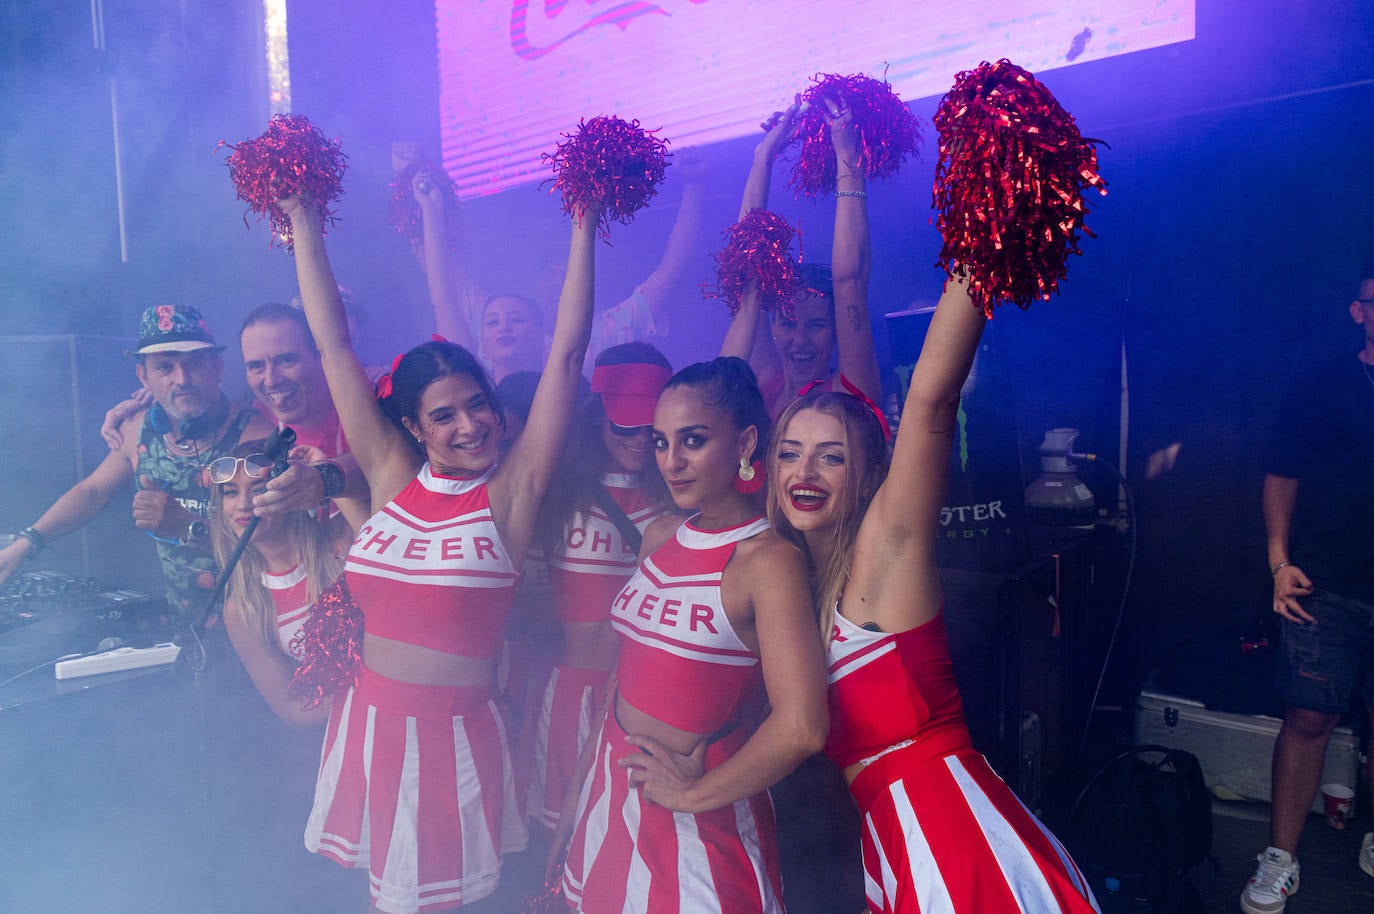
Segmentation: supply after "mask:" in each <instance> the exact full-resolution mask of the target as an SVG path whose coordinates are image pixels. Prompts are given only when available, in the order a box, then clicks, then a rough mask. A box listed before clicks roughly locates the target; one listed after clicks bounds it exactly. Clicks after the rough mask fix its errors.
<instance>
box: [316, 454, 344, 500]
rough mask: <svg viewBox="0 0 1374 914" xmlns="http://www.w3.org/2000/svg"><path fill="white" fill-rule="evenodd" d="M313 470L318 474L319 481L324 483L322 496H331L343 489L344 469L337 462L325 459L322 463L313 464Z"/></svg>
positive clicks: (338, 493) (341, 491)
mask: <svg viewBox="0 0 1374 914" xmlns="http://www.w3.org/2000/svg"><path fill="white" fill-rule="evenodd" d="M314 467H315V472H316V473H319V474H320V482H322V483H324V497H325V498H333V497H334V496H335V495H340V494H342V493H343V490H344V471H343V469H342V468H340V466H339V465H338V464H337V463H331V462H330V461H328V460H326V461H324V462H322V463H317V464H314Z"/></svg>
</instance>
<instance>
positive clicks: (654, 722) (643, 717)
mask: <svg viewBox="0 0 1374 914" xmlns="http://www.w3.org/2000/svg"><path fill="white" fill-rule="evenodd" d="M615 716H616V720H618V721H619V722H620V728H621V729H622V730H624V731H625V733H626V734H627V735H629V736H647V737H649V738H650V739H653V740H655V741H657V742H659V743H662V744H663V745H665V746H667V747H668V748H669V749H670V750H672V751H673V752H676V753H678V754H680V755H691V754H692V751H693V750H695V749H696V747H697V746H699V745H701V741H702V740H704V739H705V738H706V734H704V733H689V732H688V731H686V730H679V729H678V728H677V727H673V726H669V725H668V724H665V723H664V722H663V721H661V720H659V719H658V718H657V717H653V716H651V715H648V714H645V713H644V712H643V711H641V710H639V709H638V708H636V707H635V706H634V705H632V704H630V703H629V702H628V701H626V700H625V699H624V698H623V697H622V696H620V695H616V697H615Z"/></svg>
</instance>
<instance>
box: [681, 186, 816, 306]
mask: <svg viewBox="0 0 1374 914" xmlns="http://www.w3.org/2000/svg"><path fill="white" fill-rule="evenodd" d="M796 236H797V232H796V229H794V228H792V226H790V225H788V224H787V220H786V219H783V218H782V217H781V216H779V215H778V214H777V213H773V212H769V211H768V210H766V209H754V210H750V212H749V214H748V215H747V216H745V217H744V218H743V219H741V220H740V221H739V222H736V223H735V224H734V225H732V226H730V227H729V228H728V229H726V230H725V238H726V242H725V249H724V250H723V251H721V252H720V253H719V254H717V255H715V259H716V284H715V286H714V287H711V286H707V287H705V288H703V289H702V292H703V294H704V295H706V296H707V297H708V298H723V299H725V303H726V304H727V305H729V306H730V313H731V314H732V315H733V314H735V313H736V312H738V311H739V307H740V302H741V301H742V300H743V299H744V295H745V292H746V291H748V289H749V288H750V286H751V285H752V284H754V283H757V285H758V296H759V307H760V308H762V309H763V310H765V311H781V312H782V313H784V314H791V313H792V302H793V299H794V298H795V297H796V293H797V279H798V273H797V261H796V259H795V258H794V257H793V256H792V240H793V239H794V238H796Z"/></svg>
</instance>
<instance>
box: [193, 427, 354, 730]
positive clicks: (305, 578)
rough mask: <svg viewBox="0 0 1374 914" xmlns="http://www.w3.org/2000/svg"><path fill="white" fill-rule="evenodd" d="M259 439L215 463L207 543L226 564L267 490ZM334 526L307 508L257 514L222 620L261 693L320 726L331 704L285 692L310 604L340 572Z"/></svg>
mask: <svg viewBox="0 0 1374 914" xmlns="http://www.w3.org/2000/svg"><path fill="white" fill-rule="evenodd" d="M265 443H266V442H265V441H264V440H262V439H259V440H257V441H245V442H242V443H241V444H239V445H238V446H237V447H235V448H234V449H233V450H232V451H230V453H229V454H228V455H227V456H225V457H220V458H218V459H217V460H214V461H212V462H211V463H210V465H209V467H208V468H207V471H208V474H209V482H210V485H211V489H210V504H211V515H212V517H213V520H212V521H211V527H210V543H211V546H212V548H213V550H214V553H215V561H216V563H217V564H219V565H220V566H223V565H224V564H225V562H226V560H227V559H228V558H229V554H230V553H231V552H233V551H234V546H235V545H236V544H237V543H238V540H239V537H240V536H241V535H242V533H243V531H244V528H246V527H247V526H248V522H249V521H250V520H251V519H252V517H253V498H254V497H255V496H257V495H261V494H262V493H264V492H266V491H267V480H268V476H269V475H270V473H271V471H272V461H271V460H269V459H268V458H267V457H265V456H263V453H262V450H263V445H264V444H265ZM340 529H341V528H340V526H339V525H337V524H332V523H321V522H320V521H319V520H317V519H316V517H315V515H314V514H313V513H312V512H309V511H292V512H289V513H287V514H275V515H271V516H268V517H263V518H260V519H259V521H258V526H257V529H256V530H255V531H254V533H253V538H252V539H251V540H249V545H248V548H247V549H245V550H244V552H243V555H242V557H241V558H240V559H239V562H238V564H237V565H236V566H235V567H234V572H233V574H232V575H231V576H230V579H229V583H228V585H227V587H226V588H225V599H224V626H225V629H226V631H227V632H228V634H229V640H230V641H231V642H232V643H233V645H234V651H235V653H237V654H238V656H239V660H240V662H242V663H243V667H244V669H245V670H246V671H247V672H248V676H249V678H250V679H252V681H253V685H254V686H256V687H257V690H258V694H260V695H261V696H262V698H263V701H265V702H267V705H268V707H270V708H271V709H272V711H273V713H275V714H276V715H277V716H278V717H279V718H281V720H282V721H283V722H284V723H288V724H311V723H317V724H323V723H324V720H325V717H326V716H327V715H328V713H329V705H328V703H325V704H322V705H321V706H319V707H317V708H313V709H310V710H304V709H302V707H301V703H300V702H299V701H296V700H295V699H293V698H290V697H288V695H287V685H288V683H289V682H290V680H291V673H292V672H293V671H294V670H295V668H296V663H297V661H299V660H300V654H299V650H300V646H299V645H296V646H295V648H294V649H293V646H292V642H293V641H294V640H295V638H296V635H297V634H298V633H299V632H300V630H301V626H302V625H303V624H304V622H305V618H306V616H308V615H309V614H310V605H311V604H312V603H314V602H315V600H316V599H317V598H318V597H319V595H320V593H321V592H323V591H324V590H325V589H326V588H327V587H329V585H330V584H331V583H332V582H333V581H334V579H335V578H337V577H338V576H339V573H340V572H341V571H342V570H343V550H344V547H345V545H346V543H345V542H341V541H340V540H339V538H338V536H337V535H336V533H337V531H339V530H340Z"/></svg>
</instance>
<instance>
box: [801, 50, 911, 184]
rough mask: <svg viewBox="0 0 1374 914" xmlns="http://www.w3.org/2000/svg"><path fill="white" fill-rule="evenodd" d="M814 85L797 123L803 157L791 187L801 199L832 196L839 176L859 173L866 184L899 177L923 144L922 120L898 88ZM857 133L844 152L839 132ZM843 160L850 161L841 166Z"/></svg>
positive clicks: (836, 79) (874, 82) (830, 77)
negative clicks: (919, 124)
mask: <svg viewBox="0 0 1374 914" xmlns="http://www.w3.org/2000/svg"><path fill="white" fill-rule="evenodd" d="M812 80H813V82H814V85H812V86H811V88H809V89H807V90H806V92H804V93H803V94H802V110H801V113H800V114H799V115H798V117H797V128H796V133H797V142H799V143H800V144H801V152H800V154H799V155H798V157H797V161H796V164H795V165H794V166H793V167H792V177H791V178H790V179H789V181H788V183H789V184H790V185H791V187H792V189H793V190H794V191H796V193H797V194H798V195H800V196H806V197H816V196H818V195H820V194H825V193H831V192H833V191H834V190H835V184H836V181H837V178H838V175H839V174H843V173H850V172H858V173H860V174H862V175H863V176H864V177H865V178H885V177H887V176H888V175H890V174H893V173H894V172H896V171H897V169H899V168H900V167H901V165H902V162H904V161H905V160H906V159H907V157H909V156H913V155H915V154H916V150H917V149H918V148H919V147H920V144H921V134H920V130H919V129H918V127H917V124H916V116H915V115H913V114H912V113H911V111H910V110H909V109H908V108H907V106H906V103H905V102H903V101H902V100H901V99H900V98H898V97H897V93H895V92H893V91H892V87H891V86H889V85H888V84H887V83H885V82H883V81H882V80H879V79H873V78H872V77H870V76H863V75H854V76H837V75H834V74H822V75H818V76H814V77H812ZM837 128H839V129H842V130H846V131H852V136H851V139H850V140H843V141H842V142H845V143H850V144H851V145H849V146H848V147H847V150H846V151H845V152H841V150H840V146H839V145H837V142H836V138H832V136H833V134H834V131H835V130H836V129H837ZM837 158H845V159H846V161H845V162H843V163H841V164H838V166H837Z"/></svg>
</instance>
